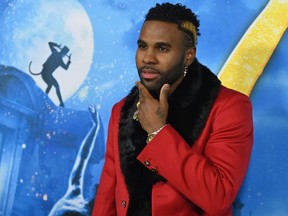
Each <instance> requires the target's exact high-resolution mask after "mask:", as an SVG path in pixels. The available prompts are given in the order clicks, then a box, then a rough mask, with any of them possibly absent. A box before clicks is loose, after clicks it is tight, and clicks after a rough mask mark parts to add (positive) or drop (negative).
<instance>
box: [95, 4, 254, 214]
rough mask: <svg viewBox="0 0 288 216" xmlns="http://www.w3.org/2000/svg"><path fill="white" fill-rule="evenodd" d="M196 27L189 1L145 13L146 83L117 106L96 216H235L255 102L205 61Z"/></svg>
mask: <svg viewBox="0 0 288 216" xmlns="http://www.w3.org/2000/svg"><path fill="white" fill-rule="evenodd" d="M198 27H199V21H198V19H197V17H196V15H195V14H194V13H193V12H192V11H191V10H190V9H188V8H186V7H185V6H182V5H181V4H175V5H173V4H170V3H164V4H161V5H160V4H156V6H155V7H154V8H151V9H150V10H149V12H148V14H147V15H146V19H145V22H144V24H143V26H142V29H141V32H140V36H139V39H138V49H137V53H136V64H137V69H138V73H139V77H140V80H141V81H140V82H136V86H135V87H134V88H133V89H132V90H131V92H130V94H129V95H128V96H127V97H126V98H124V99H123V100H121V101H120V102H119V103H117V104H116V105H115V106H114V107H113V110H112V115H111V118H110V122H109V128H108V140H107V149H106V156H105V164H104V167H103V171H102V176H101V179H100V184H99V187H98V192H97V195H96V200H95V205H94V209H93V216H98V215H103V216H104V215H105V216H107V215H121V216H122V215H129V216H130V215H137V216H141V215H152V216H154V215H156V216H162V215H165V216H175V215H177V216H186V215H187V216H188V215H189V216H191V215H216V216H222V215H225V216H226V215H232V208H231V206H232V203H233V201H234V199H235V198H236V195H237V193H238V191H239V188H240V186H241V184H242V182H243V179H244V176H245V173H246V171H247V167H248V164H249V158H250V153H251V149H252V143H253V123H252V114H251V113H252V110H251V103H250V101H249V99H248V97H247V96H245V95H243V94H241V93H238V92H236V91H233V90H230V89H227V88H225V87H223V86H221V83H220V81H219V80H218V78H217V76H215V75H214V74H213V73H212V72H211V71H210V70H209V69H208V68H207V67H205V66H204V65H202V64H200V63H199V62H198V61H197V59H196V58H195V56H196V43H197V36H199V35H200V34H199V30H198Z"/></svg>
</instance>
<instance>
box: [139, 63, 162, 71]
mask: <svg viewBox="0 0 288 216" xmlns="http://www.w3.org/2000/svg"><path fill="white" fill-rule="evenodd" d="M143 70H151V71H154V72H157V73H161V71H160V70H158V69H156V68H154V67H152V66H148V65H145V66H143V67H141V68H139V69H138V71H139V72H142V71H143Z"/></svg>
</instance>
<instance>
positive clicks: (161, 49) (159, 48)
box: [158, 47, 168, 52]
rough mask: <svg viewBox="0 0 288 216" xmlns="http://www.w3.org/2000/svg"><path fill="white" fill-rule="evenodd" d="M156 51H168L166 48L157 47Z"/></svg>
mask: <svg viewBox="0 0 288 216" xmlns="http://www.w3.org/2000/svg"><path fill="white" fill-rule="evenodd" d="M158 50H159V51H161V52H167V51H168V49H167V48H166V47H158Z"/></svg>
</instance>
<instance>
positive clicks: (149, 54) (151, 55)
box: [143, 49, 157, 64]
mask: <svg viewBox="0 0 288 216" xmlns="http://www.w3.org/2000/svg"><path fill="white" fill-rule="evenodd" d="M156 62H157V58H156V56H155V52H154V51H153V50H152V49H147V50H146V52H145V54H144V56H143V63H145V64H151V63H156Z"/></svg>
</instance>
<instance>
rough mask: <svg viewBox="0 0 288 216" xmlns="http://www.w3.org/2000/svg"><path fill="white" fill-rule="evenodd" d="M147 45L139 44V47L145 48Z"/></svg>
mask: <svg viewBox="0 0 288 216" xmlns="http://www.w3.org/2000/svg"><path fill="white" fill-rule="evenodd" d="M146 47H147V46H146V45H144V44H138V48H139V49H145V48H146Z"/></svg>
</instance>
